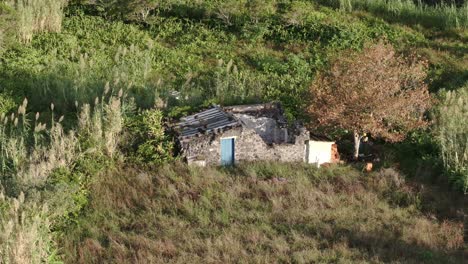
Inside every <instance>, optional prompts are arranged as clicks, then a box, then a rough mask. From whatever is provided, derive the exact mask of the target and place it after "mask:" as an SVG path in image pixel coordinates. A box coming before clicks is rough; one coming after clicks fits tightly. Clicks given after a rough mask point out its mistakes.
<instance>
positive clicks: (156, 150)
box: [125, 110, 174, 165]
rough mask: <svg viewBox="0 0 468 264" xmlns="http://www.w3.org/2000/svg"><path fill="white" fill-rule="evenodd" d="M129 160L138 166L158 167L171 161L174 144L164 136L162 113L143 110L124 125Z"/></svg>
mask: <svg viewBox="0 0 468 264" xmlns="http://www.w3.org/2000/svg"><path fill="white" fill-rule="evenodd" d="M125 127H126V129H127V131H128V135H127V136H128V139H129V142H128V143H127V146H128V149H127V150H128V151H129V153H128V154H129V155H130V160H131V161H133V162H136V163H138V164H145V165H158V164H162V163H163V162H167V161H169V160H172V157H173V149H174V143H173V141H172V140H171V139H170V137H169V136H168V135H167V134H166V131H165V128H164V123H163V113H162V112H161V111H160V110H144V111H143V112H141V113H139V114H137V115H136V116H134V117H132V118H128V119H127V121H126V124H125Z"/></svg>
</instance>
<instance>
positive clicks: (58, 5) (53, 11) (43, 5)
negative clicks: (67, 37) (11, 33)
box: [8, 0, 68, 42]
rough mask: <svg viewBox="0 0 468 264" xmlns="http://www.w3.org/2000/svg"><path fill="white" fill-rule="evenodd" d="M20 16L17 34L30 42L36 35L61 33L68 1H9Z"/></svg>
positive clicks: (24, 40)
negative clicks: (64, 10)
mask: <svg viewBox="0 0 468 264" xmlns="http://www.w3.org/2000/svg"><path fill="white" fill-rule="evenodd" d="M8 2H9V4H11V5H13V6H14V7H15V9H16V11H17V14H18V23H17V34H18V37H19V38H20V39H21V40H22V41H23V42H30V41H31V40H32V37H33V35H34V34H35V33H40V32H45V31H46V32H60V30H61V28H62V19H63V8H64V7H65V5H66V3H67V2H68V0H9V1H8Z"/></svg>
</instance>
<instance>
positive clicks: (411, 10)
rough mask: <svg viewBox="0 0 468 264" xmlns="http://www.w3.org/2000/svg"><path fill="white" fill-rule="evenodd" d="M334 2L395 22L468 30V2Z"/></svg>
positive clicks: (354, 0)
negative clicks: (427, 3) (430, 4)
mask: <svg viewBox="0 0 468 264" xmlns="http://www.w3.org/2000/svg"><path fill="white" fill-rule="evenodd" d="M331 2H334V3H335V5H336V6H338V7H339V8H340V9H341V10H343V11H348V12H351V11H354V10H356V11H358V10H364V11H368V12H371V13H373V14H376V15H380V16H383V17H384V18H386V19H390V20H392V21H395V22H402V23H411V24H421V25H423V26H428V27H435V28H444V29H449V28H460V29H466V28H468V2H465V3H464V5H463V6H461V7H457V6H456V5H455V4H446V3H442V4H438V5H436V6H428V5H426V4H423V3H422V2H421V1H420V2H419V3H416V2H415V1H413V0H338V1H331Z"/></svg>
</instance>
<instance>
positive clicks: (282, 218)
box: [59, 164, 463, 263]
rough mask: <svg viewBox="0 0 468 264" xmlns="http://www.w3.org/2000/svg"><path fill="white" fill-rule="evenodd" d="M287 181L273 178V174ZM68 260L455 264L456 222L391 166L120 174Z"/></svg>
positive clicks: (110, 179)
mask: <svg viewBox="0 0 468 264" xmlns="http://www.w3.org/2000/svg"><path fill="white" fill-rule="evenodd" d="M279 177H282V178H285V179H286V181H277V180H276V178H279ZM91 193H92V197H91V203H90V206H89V208H88V210H87V212H86V213H85V215H84V216H83V217H82V219H80V220H79V224H77V225H76V226H74V227H73V228H72V229H71V230H70V232H68V235H67V236H66V237H64V238H62V239H61V240H60V241H59V242H60V244H61V245H63V246H64V250H63V252H61V253H62V254H63V257H64V259H65V260H66V262H67V263H103V262H105V263H168V262H176V263H201V262H203V263H231V262H236V263H237V262H240V263H247V262H248V263H252V262H254V263H276V262H294V263H311V262H373V263H378V262H404V263H421V262H425V263H442V262H444V263H461V262H462V255H461V254H462V252H461V247H462V245H463V240H462V230H463V229H462V225H461V222H459V221H456V220H454V219H445V220H437V219H436V218H432V217H428V216H425V214H423V213H422V212H421V211H420V210H419V209H418V208H419V206H418V201H419V199H418V197H419V195H420V191H419V190H418V188H416V187H414V186H412V185H411V184H408V183H405V181H404V180H403V179H402V178H401V176H400V175H399V174H398V173H396V172H395V171H392V170H386V171H381V172H378V173H373V174H368V175H363V174H361V173H359V172H358V171H356V170H355V169H353V168H350V167H331V168H326V169H321V170H318V169H315V168H312V167H309V166H306V165H299V164H294V165H281V164H250V165H245V166H241V167H238V168H236V169H235V170H224V169H217V168H203V169H201V168H187V167H186V166H185V165H182V164H172V165H167V166H165V167H162V168H158V169H155V170H154V171H146V172H143V171H140V170H137V169H133V168H120V169H115V170H114V171H109V172H107V173H106V175H103V176H102V177H101V178H100V179H99V180H98V181H97V182H96V183H95V184H94V185H93V187H92V190H91Z"/></svg>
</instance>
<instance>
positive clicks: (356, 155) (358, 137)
mask: <svg viewBox="0 0 468 264" xmlns="http://www.w3.org/2000/svg"><path fill="white" fill-rule="evenodd" d="M361 138H362V137H361V135H359V133H358V132H356V131H355V132H354V155H353V158H354V160H358V158H359V145H361Z"/></svg>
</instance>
